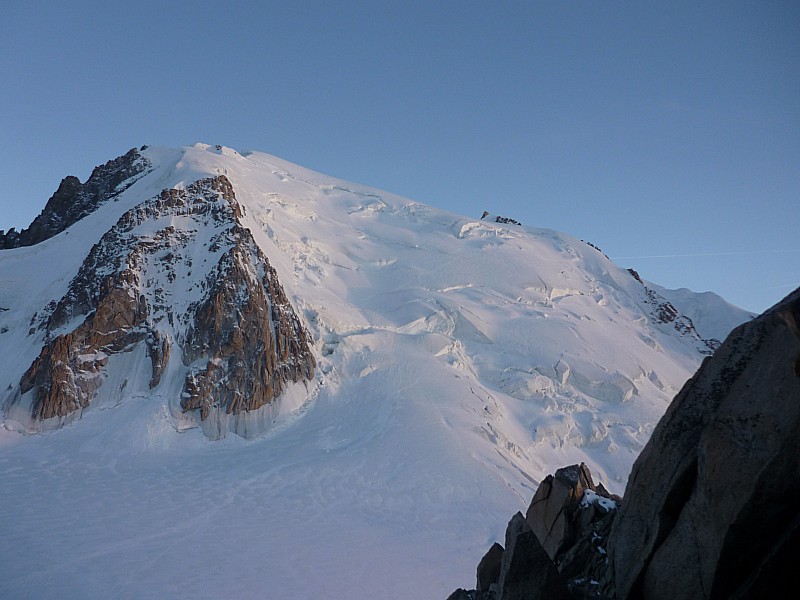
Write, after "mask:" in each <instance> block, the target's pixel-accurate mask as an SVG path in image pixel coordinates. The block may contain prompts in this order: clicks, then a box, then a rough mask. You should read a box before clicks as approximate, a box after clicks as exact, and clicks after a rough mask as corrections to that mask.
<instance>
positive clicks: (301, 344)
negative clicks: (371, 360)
mask: <svg viewBox="0 0 800 600" xmlns="http://www.w3.org/2000/svg"><path fill="white" fill-rule="evenodd" d="M240 217H241V211H240V207H239V205H238V203H237V202H236V199H235V196H234V191H233V187H232V186H231V184H230V182H229V181H228V179H227V178H225V177H224V176H218V177H214V178H209V179H203V180H200V181H197V182H195V183H193V184H192V185H190V186H188V187H187V188H186V189H183V190H175V189H172V190H164V191H163V192H162V193H161V194H160V195H159V196H156V197H155V198H152V199H151V200H148V201H147V202H144V203H142V204H140V205H139V206H137V207H135V208H133V209H131V210H130V211H128V212H126V213H125V214H124V215H123V216H122V217H121V218H120V219H119V221H118V222H117V223H116V225H115V226H114V227H112V228H111V229H110V230H109V231H108V232H107V233H106V234H105V235H104V236H103V237H102V239H101V240H100V242H98V243H97V244H95V246H94V247H93V248H92V250H91V252H90V253H89V255H88V256H87V257H86V259H85V260H84V262H83V265H82V266H81V268H80V270H79V272H78V274H77V275H76V276H75V277H74V279H73V280H72V282H71V283H70V286H69V289H68V291H67V293H66V294H65V295H64V296H63V297H62V298H61V300H60V301H59V302H58V303H52V305H51V306H49V307H48V308H47V310H46V311H44V314H42V315H41V316H40V317H39V323H38V328H39V329H40V330H44V333H45V344H44V347H43V348H42V351H41V353H40V355H39V357H37V358H36V360H35V361H34V362H33V364H32V365H31V367H30V368H29V369H28V371H27V372H26V373H25V374H24V376H23V377H22V379H21V381H20V386H19V390H18V393H17V394H16V395H15V396H14V398H13V399H12V400H11V403H10V410H11V411H16V413H17V414H19V413H20V407H21V406H26V407H28V408H29V410H28V412H29V417H30V419H32V421H33V428H34V429H35V428H36V425H35V423H37V422H42V421H47V420H52V419H56V420H57V421H58V423H56V425H59V424H62V423H64V422H67V421H69V420H70V419H71V418H74V416H76V415H79V414H80V411H82V410H83V409H84V408H86V407H87V406H89V405H90V403H91V402H92V400H93V399H94V398H95V397H96V396H97V393H98V390H99V389H100V388H101V385H102V383H103V381H104V368H105V367H106V364H107V362H108V360H109V357H110V356H113V355H115V354H120V353H124V352H130V351H132V350H135V349H136V348H137V347H139V346H140V344H141V343H144V344H145V349H146V352H147V356H148V357H149V359H150V367H151V372H150V373H148V375H149V377H150V382H149V385H150V387H151V388H154V387H156V386H158V385H159V384H160V382H161V379H162V376H163V374H164V372H165V370H166V368H167V366H168V364H169V363H170V359H171V357H172V356H173V355H174V354H175V352H174V349H175V348H176V347H177V348H178V350H179V352H178V355H179V356H180V357H181V358H182V367H178V368H179V369H182V371H181V372H182V373H185V381H184V385H183V392H182V394H181V399H180V408H181V409H182V410H183V411H199V416H200V419H201V421H205V420H206V419H207V418H208V417H209V415H210V414H212V413H214V414H217V413H220V412H221V413H222V414H227V415H237V414H239V413H243V412H246V411H251V410H254V409H257V408H260V407H262V406H264V405H266V404H269V403H271V402H272V401H273V400H274V399H275V398H277V397H278V396H280V394H281V393H282V392H283V391H284V390H285V388H286V387H287V385H288V384H290V383H296V382H300V381H307V380H309V379H311V378H312V377H313V374H314V368H315V366H316V365H315V361H314V358H313V355H312V353H311V349H310V347H309V340H308V335H307V333H306V331H305V329H304V327H303V326H302V324H301V322H300V320H299V319H298V317H297V315H296V314H295V312H294V310H293V308H292V306H291V304H290V303H289V300H288V298H287V297H286V294H285V293H284V291H283V288H282V287H281V285H280V283H279V282H278V276H277V273H276V272H275V270H274V269H273V268H272V266H271V265H270V264H269V261H268V260H267V258H266V256H264V255H263V253H262V252H261V251H260V249H259V248H258V246H257V245H256V243H255V241H254V240H253V237H252V235H251V233H250V231H249V230H248V229H246V228H244V227H242V226H241V224H240V222H239V219H240ZM177 220H181V221H183V222H184V226H182V227H181V228H180V229H178V228H176V227H175V226H173V224H172V223H173V222H175V221H177ZM195 262H202V263H207V264H208V266H206V267H204V266H203V265H202V264H195ZM192 269H194V270H195V271H198V272H200V273H205V274H206V275H205V277H197V276H195V277H191V272H192ZM35 330H36V329H35V328H34V329H33V331H34V332H35ZM176 366H177V365H176ZM131 375H132V376H135V375H136V374H135V373H134V374H131ZM23 412H24V410H23ZM204 430H206V428H205V427H204ZM226 431H227V430H225V429H223V428H220V427H217V428H216V429H214V428H210V429H208V431H206V433H207V434H209V435H211V436H212V437H217V436H220V435H224V434H225V432H226ZM234 431H236V426H234ZM236 432H237V433H241V432H240V431H236Z"/></svg>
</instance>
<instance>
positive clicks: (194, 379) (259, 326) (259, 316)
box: [181, 230, 315, 419]
mask: <svg viewBox="0 0 800 600" xmlns="http://www.w3.org/2000/svg"><path fill="white" fill-rule="evenodd" d="M239 235H240V236H241V237H242V239H241V240H240V242H241V243H240V244H238V245H236V246H234V247H233V248H231V249H230V250H229V251H228V252H227V253H226V254H225V255H223V257H222V259H221V260H220V262H219V264H218V265H217V269H216V272H215V273H214V274H213V275H211V276H209V280H208V281H209V287H210V293H209V295H208V296H207V298H206V299H205V300H204V301H203V302H201V303H199V304H198V305H197V307H196V308H195V310H194V316H193V319H192V321H191V323H192V324H191V325H190V327H189V331H188V334H187V337H186V342H185V344H184V345H183V360H184V363H185V364H187V365H188V364H191V363H194V362H196V361H198V360H202V361H203V362H204V363H205V365H204V366H202V367H198V368H195V369H193V370H191V371H190V372H189V374H188V375H187V376H186V383H185V385H184V394H183V399H182V400H181V407H182V408H183V409H184V410H200V416H201V419H206V418H207V417H208V415H209V413H210V411H211V410H212V409H213V408H220V409H222V410H224V411H225V413H226V414H232V413H233V414H235V413H238V412H240V411H243V410H253V409H256V408H260V407H262V406H264V405H265V404H267V403H269V402H271V401H272V399H273V398H275V397H277V396H279V395H280V394H281V392H282V391H283V388H284V386H285V384H287V383H296V382H298V381H303V380H308V379H311V378H312V376H313V374H314V366H315V363H314V358H313V356H312V355H311V352H310V350H309V345H308V339H307V334H306V331H305V329H304V328H303V326H302V325H301V323H300V320H299V319H298V318H297V315H296V314H295V313H294V311H293V310H292V307H291V305H290V304H289V300H288V299H287V298H286V295H285V293H284V291H283V288H281V286H280V284H279V283H278V275H277V273H275V270H274V269H273V268H272V267H271V266H270V264H269V261H268V260H267V258H266V257H265V256H263V255H262V254H261V251H260V250H259V249H258V247H257V246H256V245H255V242H254V241H253V240H252V238H251V237H250V235H249V232H248V231H247V230H242V231H240V232H239ZM254 258H255V259H256V260H257V262H256V263H255V264H252V263H251V261H252V260H253V259H254ZM248 266H250V267H253V268H254V269H258V270H261V271H263V274H262V275H260V279H254V278H253V277H252V271H249V270H248Z"/></svg>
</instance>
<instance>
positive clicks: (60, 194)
mask: <svg viewBox="0 0 800 600" xmlns="http://www.w3.org/2000/svg"><path fill="white" fill-rule="evenodd" d="M150 168H151V165H150V162H149V161H148V160H147V159H146V158H144V157H143V156H142V155H141V154H140V153H139V151H138V150H136V149H135V148H132V149H130V150H129V151H128V152H127V153H126V154H124V155H123V156H120V157H118V158H115V159H114V160H110V161H108V162H107V163H106V164H104V165H100V166H98V167H95V168H94V170H93V171H92V174H91V175H90V176H89V179H87V180H86V183H81V182H80V180H79V179H78V178H77V177H75V176H73V175H70V176H68V177H65V178H64V179H63V180H62V181H61V184H60V185H59V186H58V189H57V190H56V192H55V193H54V194H53V195H52V196H51V197H50V199H49V200H48V201H47V204H46V205H45V207H44V209H42V212H41V213H40V214H39V215H38V216H37V217H36V218H35V219H34V220H33V223H31V224H30V226H29V227H28V228H27V229H23V230H22V231H16V230H15V229H13V228H12V229H10V230H9V231H8V232H3V231H0V250H3V249H7V248H18V247H20V246H33V245H34V244H38V243H39V242H43V241H44V240H47V239H49V238H51V237H53V236H54V235H56V234H59V233H61V232H62V231H64V230H65V229H67V228H68V227H70V226H72V225H74V224H75V223H77V222H78V221H79V220H81V219H82V218H83V217H85V216H86V215H88V214H91V213H92V212H93V211H94V210H96V209H97V207H98V206H100V205H101V204H103V203H104V202H107V201H108V200H111V199H112V198H114V197H116V196H117V195H119V194H121V193H122V192H123V191H125V190H126V189H128V188H129V187H130V186H131V185H133V184H134V183H135V182H136V180H137V179H138V178H139V177H141V176H142V175H144V174H146V172H148V170H149V169H150Z"/></svg>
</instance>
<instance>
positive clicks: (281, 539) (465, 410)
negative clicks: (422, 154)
mask: <svg viewBox="0 0 800 600" xmlns="http://www.w3.org/2000/svg"><path fill="white" fill-rule="evenodd" d="M142 154H143V155H144V156H145V157H146V158H147V159H148V160H149V161H150V162H151V163H152V164H153V166H154V169H153V170H152V171H151V172H149V173H148V174H147V175H145V176H143V177H141V178H140V179H139V180H137V181H136V182H135V183H134V184H133V185H132V186H131V187H130V188H128V189H127V190H126V191H125V192H123V193H122V194H120V196H118V198H117V199H116V200H114V201H110V202H107V203H106V204H104V205H102V206H101V207H100V208H99V209H98V210H97V211H96V212H95V213H93V214H92V215H90V216H89V217H87V218H85V219H83V220H81V221H79V222H78V223H76V224H75V225H74V226H73V227H71V228H69V229H68V230H67V231H65V232H63V233H61V234H59V235H57V236H56V237H54V238H52V239H50V240H47V241H45V242H43V243H40V244H37V245H35V246H32V247H27V248H18V249H14V250H4V251H0V352H1V353H2V357H3V360H2V363H1V364H0V402H5V401H7V400H8V398H9V397H10V396H11V395H12V394H13V390H14V389H15V387H16V386H18V384H19V380H20V377H21V376H22V374H23V373H24V372H25V370H26V369H27V368H28V367H29V366H30V365H31V363H32V361H33V360H34V359H35V358H36V356H37V355H38V353H39V351H40V349H41V347H42V344H43V338H42V333H41V332H36V331H34V332H33V333H30V332H29V330H30V328H31V322H32V320H33V319H34V318H35V313H37V312H38V311H41V310H42V308H43V307H44V306H46V305H47V304H48V303H49V302H51V301H53V300H55V301H58V299H59V298H61V296H62V295H63V294H64V293H65V291H66V290H67V287H68V286H69V283H70V281H71V279H72V277H74V276H75V274H76V273H77V272H78V269H79V268H80V265H81V263H82V261H83V259H84V257H85V256H86V255H87V254H88V252H89V251H90V249H91V248H92V246H93V245H94V244H95V243H96V242H97V241H98V240H99V239H100V237H101V236H102V235H103V233H105V232H106V231H107V230H108V229H109V228H110V227H111V226H113V225H114V223H115V222H116V220H117V219H118V218H119V216H120V215H121V214H122V213H123V212H125V211H126V210H128V209H130V208H133V207H134V206H136V205H138V204H139V203H141V202H144V201H145V200H147V199H149V198H151V197H153V196H154V195H156V194H158V193H159V192H160V191H161V190H162V189H164V188H171V187H185V186H186V185H188V184H190V183H192V182H194V181H196V180H197V179H200V178H203V177H209V176H214V175H226V176H227V177H228V178H229V179H230V181H231V182H232V184H233V187H234V190H235V193H236V198H237V200H238V202H239V203H240V205H241V206H242V207H243V210H244V220H243V223H244V225H245V226H246V227H248V228H249V229H250V230H251V231H252V233H253V235H254V237H255V240H256V242H257V243H258V245H259V246H260V248H261V249H262V250H263V252H264V253H265V254H266V256H267V257H268V258H269V260H270V262H271V263H272V265H273V267H275V269H276V270H277V272H278V275H279V278H280V282H281V284H282V285H283V287H284V289H285V290H286V293H287V295H288V297H289V299H290V301H291V302H292V304H293V306H294V308H295V310H296V311H297V313H298V315H299V316H300V318H301V319H302V320H303V322H304V323H305V325H306V327H307V328H308V330H309V332H310V334H311V338H312V339H313V340H314V344H315V354H316V358H317V363H318V368H317V373H316V378H315V380H314V381H313V382H312V383H310V384H309V385H307V386H306V385H304V384H295V386H294V388H293V389H290V390H289V392H287V394H286V397H285V398H282V399H281V400H280V401H279V404H278V407H277V408H275V407H272V408H270V407H266V408H265V409H262V412H261V413H260V414H252V415H249V416H248V419H252V422H253V425H254V426H258V427H259V428H260V429H259V433H255V432H254V434H253V435H252V436H249V437H248V439H244V438H242V437H239V436H237V435H228V436H227V437H225V438H224V439H222V440H218V441H210V440H209V439H207V438H206V437H205V436H204V435H203V433H202V431H201V430H200V428H198V427H197V420H198V419H199V417H196V416H194V415H192V414H186V415H180V414H177V413H176V410H175V406H176V402H177V401H178V398H177V397H176V396H177V395H179V394H180V389H181V385H182V382H183V380H182V379H181V373H182V372H180V368H181V367H180V357H173V360H172V362H171V363H170V366H169V368H168V369H167V371H166V372H165V374H164V376H163V377H162V381H161V383H160V384H159V385H158V386H157V387H156V388H154V389H152V390H150V389H149V388H148V382H149V379H150V376H151V372H150V363H149V361H148V359H147V357H146V356H145V354H144V350H143V348H141V347H140V348H139V349H137V350H132V351H131V352H127V353H123V354H119V355H116V356H112V357H111V358H110V361H109V367H108V369H107V370H106V374H105V375H102V376H103V377H105V378H106V380H105V381H104V382H103V385H102V386H101V388H100V390H99V396H98V398H97V399H96V401H95V402H93V404H92V406H91V407H90V408H89V409H88V410H86V411H85V412H84V413H83V416H82V418H80V419H78V420H75V421H74V422H72V423H71V424H69V425H68V426H66V427H65V428H63V429H60V430H57V431H51V432H48V433H45V434H36V435H25V434H23V433H19V432H18V431H17V429H19V427H15V425H14V423H13V422H12V419H10V418H8V417H7V418H6V421H5V423H4V427H2V428H0V556H2V560H0V597H3V598H82V599H94V598H97V599H100V598H110V597H113V598H193V599H201V598H209V599H210V598H242V599H245V598H371V599H377V598H386V599H389V598H398V599H399V598H408V597H415V598H431V599H435V598H441V599H443V598H446V597H447V596H448V595H449V594H450V592H452V591H453V590H454V589H455V588H456V587H459V586H463V585H466V584H469V583H470V582H471V581H473V579H474V572H475V571H474V569H475V565H476V564H477V562H478V560H479V559H480V557H481V556H482V555H483V554H484V553H485V551H486V550H487V549H488V548H489V546H490V545H491V544H492V543H493V542H495V541H501V542H502V536H503V534H504V531H505V526H506V522H507V519H508V518H509V516H510V515H512V514H513V513H514V512H516V511H517V510H523V511H524V509H525V508H526V507H527V505H528V503H529V502H530V499H531V497H532V496H533V493H534V491H535V489H536V487H537V485H538V483H539V481H540V480H541V479H542V478H544V476H546V475H547V474H548V473H551V472H553V471H555V469H557V468H559V467H562V466H565V465H568V464H572V463H577V462H581V461H584V462H586V463H587V464H588V465H589V466H590V468H591V470H592V473H593V474H594V476H595V479H596V481H600V482H602V483H603V484H604V485H605V486H606V487H607V488H608V489H609V490H610V491H612V492H615V493H620V494H621V493H622V492H623V491H624V485H625V481H626V478H627V476H628V473H629V471H630V468H631V465H632V464H633V461H634V459H635V458H636V456H637V454H638V452H639V450H640V449H641V448H642V447H643V445H644V443H645V442H646V441H647V439H648V437H649V435H650V433H651V431H652V428H653V426H654V425H655V423H656V422H657V420H658V419H659V418H660V417H661V415H662V414H663V413H664V411H665V409H666V406H667V404H668V403H669V401H670V400H671V398H672V397H673V396H674V394H675V393H676V392H677V391H678V390H679V389H680V387H681V386H682V385H683V383H684V382H685V380H686V379H687V378H688V377H689V376H690V375H691V374H692V373H693V372H694V371H695V370H696V368H697V367H698V366H699V364H700V362H701V360H702V359H703V357H704V354H703V352H707V351H708V347H707V345H706V344H705V342H704V341H703V339H702V338H701V337H700V336H706V338H712V337H715V338H718V339H722V337H724V336H725V335H726V334H727V333H728V331H730V329H732V328H733V327H734V326H735V325H737V324H739V323H741V322H743V321H745V320H746V319H748V318H749V317H750V315H749V313H746V312H744V311H741V310H739V309H737V308H735V307H733V306H731V305H729V304H727V303H725V302H724V301H723V300H722V299H720V298H719V297H718V296H715V295H713V294H707V293H706V294H695V293H693V292H689V291H688V290H678V291H671V290H664V289H662V288H659V287H657V286H653V285H652V284H649V283H647V282H645V284H644V285H643V284H642V283H641V282H639V281H637V280H636V279H635V278H634V277H632V276H631V275H630V274H629V273H628V272H627V271H626V270H625V269H623V268H621V267H619V266H617V265H615V264H614V263H612V262H611V261H609V260H608V259H607V258H606V257H605V256H604V255H603V254H602V253H601V252H599V251H598V250H596V249H595V248H593V247H591V246H589V245H587V244H585V243H583V242H581V241H579V240H577V239H575V238H572V237H570V236H569V235H566V234H562V233H558V232H555V231H551V230H546V229H536V228H533V227H525V226H518V225H514V224H509V223H497V222H494V217H492V216H490V217H486V218H484V219H478V218H475V219H470V218H467V217H463V216H459V215H455V214H451V213H447V212H444V211H440V210H437V209H435V208H432V207H429V206H426V205H422V204H419V203H416V202H413V201H410V200H407V199H404V198H400V197H398V196H394V195H392V194H389V193H386V192H383V191H379V190H375V189H372V188H368V187H366V186H362V185H357V184H353V183H349V182H345V181H341V180H337V179H334V178H331V177H328V176H324V175H321V174H318V173H315V172H312V171H309V170H307V169H304V168H302V167H299V166H297V165H294V164H291V163H288V162H286V161H283V160H281V159H278V158H276V157H274V156H270V155H267V154H263V153H256V152H253V153H243V154H240V153H238V152H236V151H235V150H232V149H229V148H219V147H213V146H207V145H203V144H197V145H195V146H193V147H188V148H183V149H164V148H148V149H146V150H144V151H143V152H142ZM487 209H489V210H491V209H492V207H491V206H487ZM508 216H510V217H513V216H514V215H508ZM0 225H1V224H0ZM174 226H175V227H176V228H180V226H181V223H180V222H179V220H176V222H175V223H174ZM198 235H202V232H201V233H199V234H198ZM195 260H202V257H195ZM191 277H192V274H191V271H190V270H189V271H186V272H181V280H182V281H184V282H186V286H185V288H186V289H189V288H191V286H192V281H191ZM645 285H646V286H647V287H645ZM648 289H649V290H651V291H653V290H654V291H655V293H656V294H657V295H660V297H663V298H666V299H668V300H669V301H670V302H671V303H672V304H673V305H674V306H675V307H676V308H677V309H678V310H679V311H681V312H682V313H683V314H684V315H687V316H688V317H690V318H691V319H692V322H693V324H694V326H695V328H696V331H697V332H698V333H699V336H698V335H697V334H692V333H691V332H689V333H687V332H685V331H684V332H683V333H681V332H679V331H678V330H676V328H675V326H674V324H673V323H669V322H668V323H659V322H658V320H657V319H656V318H654V313H653V304H652V298H653V295H652V294H649V295H648V293H647V290H648ZM187 293H188V292H187ZM173 301H174V302H175V303H176V305H179V306H184V305H187V304H188V298H187V297H175V298H173ZM176 353H179V351H178V350H177V349H176ZM173 363H174V364H173ZM254 413H259V411H254ZM261 430H263V432H262V431H261Z"/></svg>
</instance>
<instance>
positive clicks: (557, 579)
mask: <svg viewBox="0 0 800 600" xmlns="http://www.w3.org/2000/svg"><path fill="white" fill-rule="evenodd" d="M619 500H620V498H619V497H617V496H613V497H612V495H611V494H609V493H608V492H607V491H606V490H605V488H604V487H603V486H602V485H597V486H596V485H595V484H594V482H593V481H592V475H591V473H590V471H589V468H588V467H587V466H586V465H585V464H583V463H581V464H580V465H572V466H569V467H565V468H563V469H559V470H558V471H556V473H555V475H548V476H547V477H546V478H545V479H544V481H542V483H541V484H540V485H539V488H538V489H537V491H536V494H535V495H534V497H533V500H532V501H531V504H530V506H529V507H528V510H527V513H526V515H525V516H524V517H523V516H522V514H521V513H517V514H516V515H514V517H513V518H512V519H511V521H510V522H509V524H508V527H507V529H506V536H505V544H506V546H505V548H503V547H502V546H500V545H499V544H495V545H494V546H492V548H491V549H490V550H489V552H488V553H487V554H486V556H484V558H483V560H481V563H480V564H479V566H478V572H477V585H476V588H475V589H474V590H461V592H462V593H463V594H468V595H469V594H471V596H468V597H470V598H472V599H474V600H509V599H511V598H525V599H528V598H543V599H544V598H552V599H558V598H564V599H568V598H601V597H602V596H600V592H599V586H600V577H601V576H602V574H603V572H604V569H605V564H606V549H605V544H606V541H607V539H608V534H609V532H610V530H611V525H612V523H613V521H614V517H615V515H616V513H617V507H618V503H619ZM498 561H499V567H498V568H497V569H496V570H495V569H494V568H493V567H492V566H493V565H494V564H496V563H497V562H498ZM495 573H496V576H495Z"/></svg>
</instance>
